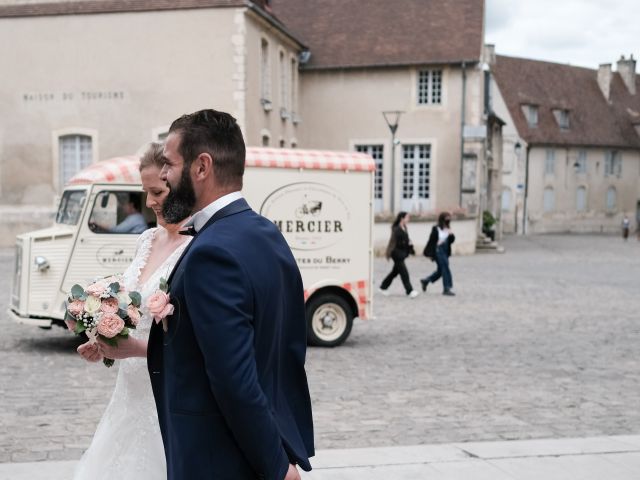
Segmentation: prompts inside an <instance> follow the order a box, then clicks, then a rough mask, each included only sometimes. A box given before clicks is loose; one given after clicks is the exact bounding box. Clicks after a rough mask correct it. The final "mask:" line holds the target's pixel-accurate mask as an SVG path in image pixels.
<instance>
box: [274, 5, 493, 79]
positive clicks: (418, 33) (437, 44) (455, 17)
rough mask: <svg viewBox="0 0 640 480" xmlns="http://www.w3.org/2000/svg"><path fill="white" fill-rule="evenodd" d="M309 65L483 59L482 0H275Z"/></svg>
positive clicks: (277, 10) (346, 65)
mask: <svg viewBox="0 0 640 480" xmlns="http://www.w3.org/2000/svg"><path fill="white" fill-rule="evenodd" d="M271 5H272V9H273V11H274V13H275V15H276V16H277V17H278V18H279V19H280V20H282V21H283V23H284V24H285V25H287V27H289V28H290V29H291V30H292V31H293V32H294V33H295V34H296V35H297V36H298V37H299V38H301V39H302V41H303V42H304V43H306V44H307V45H308V46H309V48H310V50H311V57H310V60H309V63H308V64H306V65H305V66H304V68H307V69H320V68H352V67H371V66H391V65H424V64H447V63H461V62H462V61H463V60H464V61H468V62H474V61H479V59H480V54H481V51H482V45H483V34H484V0H366V1H363V0H272V1H271Z"/></svg>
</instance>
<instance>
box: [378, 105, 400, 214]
mask: <svg viewBox="0 0 640 480" xmlns="http://www.w3.org/2000/svg"><path fill="white" fill-rule="evenodd" d="M403 113H404V112H402V111H400V110H391V111H386V112H382V116H383V117H384V120H385V122H387V126H388V127H389V130H391V213H392V214H395V211H396V205H395V204H396V131H397V130H398V123H399V122H400V115H402V114H403Z"/></svg>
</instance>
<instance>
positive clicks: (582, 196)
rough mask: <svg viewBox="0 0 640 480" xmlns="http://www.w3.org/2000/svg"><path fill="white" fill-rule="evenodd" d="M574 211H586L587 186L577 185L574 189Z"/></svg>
mask: <svg viewBox="0 0 640 480" xmlns="http://www.w3.org/2000/svg"><path fill="white" fill-rule="evenodd" d="M576 211H578V212H586V211H587V188H586V187H578V189H577V190H576Z"/></svg>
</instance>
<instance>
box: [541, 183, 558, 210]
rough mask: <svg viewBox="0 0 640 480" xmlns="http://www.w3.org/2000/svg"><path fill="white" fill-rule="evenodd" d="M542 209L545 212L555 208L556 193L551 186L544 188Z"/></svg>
mask: <svg viewBox="0 0 640 480" xmlns="http://www.w3.org/2000/svg"><path fill="white" fill-rule="evenodd" d="M543 201H544V211H545V213H549V212H553V211H554V210H555V208H556V194H555V192H554V191H553V188H551V187H547V188H545V189H544V198H543Z"/></svg>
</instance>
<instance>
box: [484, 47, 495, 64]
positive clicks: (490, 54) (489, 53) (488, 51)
mask: <svg viewBox="0 0 640 480" xmlns="http://www.w3.org/2000/svg"><path fill="white" fill-rule="evenodd" d="M483 57H484V61H485V62H486V63H487V64H489V66H491V67H493V66H495V64H496V46H495V45H493V44H492V43H485V44H484V55H483Z"/></svg>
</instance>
